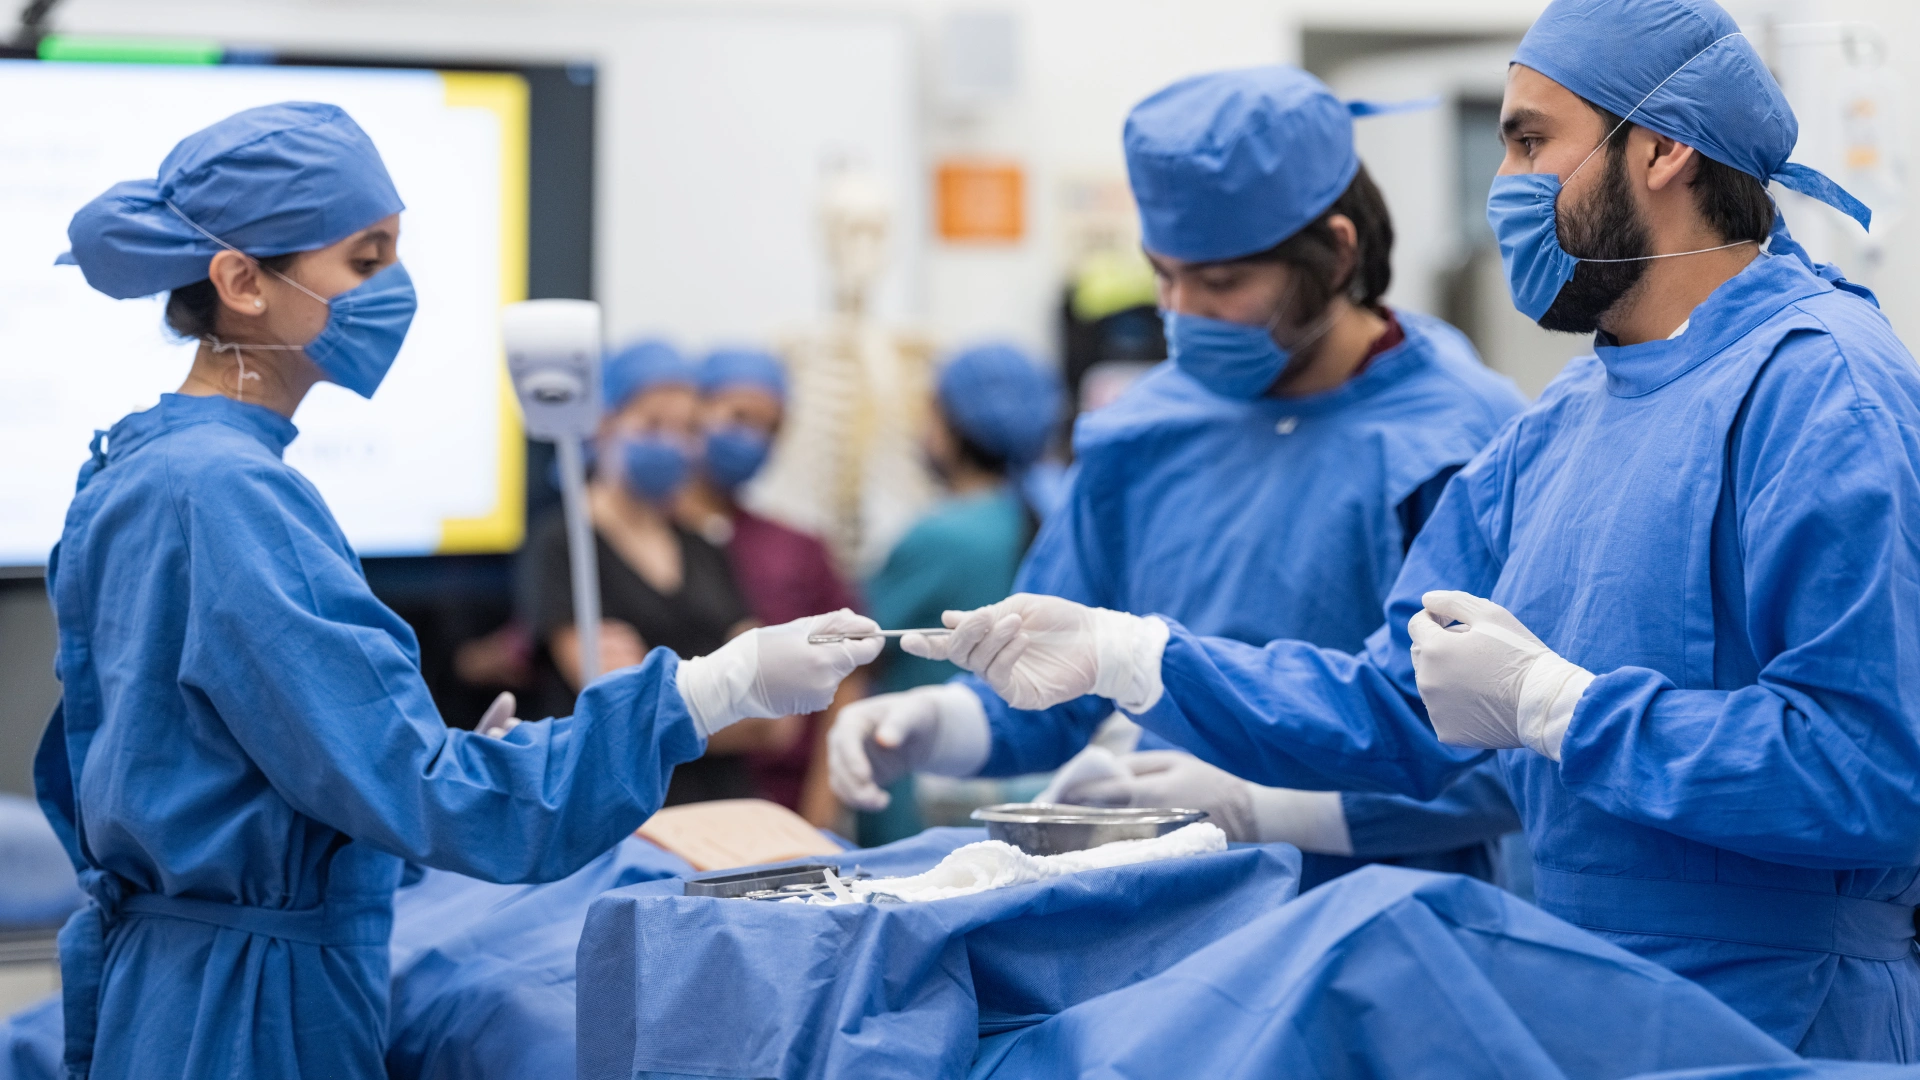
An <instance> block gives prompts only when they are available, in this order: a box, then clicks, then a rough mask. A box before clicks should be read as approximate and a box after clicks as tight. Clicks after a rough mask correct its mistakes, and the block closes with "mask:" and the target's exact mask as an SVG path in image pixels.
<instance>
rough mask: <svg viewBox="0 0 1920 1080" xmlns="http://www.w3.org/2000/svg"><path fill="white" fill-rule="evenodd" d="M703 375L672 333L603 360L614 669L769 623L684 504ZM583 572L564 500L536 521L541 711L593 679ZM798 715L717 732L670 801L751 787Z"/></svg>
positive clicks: (601, 485) (530, 558)
mask: <svg viewBox="0 0 1920 1080" xmlns="http://www.w3.org/2000/svg"><path fill="white" fill-rule="evenodd" d="M698 381H699V379H698V371H697V369H696V368H695V366H694V365H693V364H692V363H691V362H690V361H688V360H687V359H686V358H685V357H683V356H681V355H680V353H679V352H678V351H677V350H676V349H674V348H673V346H671V345H668V344H666V343H665V342H660V341H642V342H639V343H636V344H634V345H630V346H628V347H627V348H625V349H623V350H621V351H620V352H618V353H615V354H614V355H613V356H610V357H608V358H607V362H606V364H605V366H604V368H603V374H602V383H603V386H602V401H603V403H604V406H605V409H606V415H605V417H604V418H603V419H602V421H601V424H600V434H599V436H598V438H597V439H596V441H595V443H594V455H593V456H594V461H595V467H594V475H593V478H592V480H591V481H590V482H589V483H588V485H587V505H588V508H589V512H590V513H591V515H592V519H593V531H594V540H595V545H596V548H597V550H598V552H599V555H598V558H599V563H600V611H601V614H602V617H603V621H602V622H601V626H600V670H602V671H613V670H616V669H618V668H622V667H625V666H627V665H629V664H637V663H639V662H640V661H641V660H642V659H643V658H645V656H646V654H647V651H648V650H649V649H654V648H662V647H664V648H668V649H672V650H673V651H674V652H676V653H678V654H679V655H681V656H704V655H706V654H708V653H711V652H713V651H714V650H716V649H718V648H719V647H720V646H722V645H724V644H726V642H727V641H728V639H730V638H732V637H733V636H735V635H736V634H739V633H741V632H743V631H745V630H748V629H751V628H752V627H753V626H754V625H755V624H756V620H755V619H754V617H753V611H752V609H751V608H749V607H748V605H747V602H746V600H745V599H743V598H742V596H741V592H740V588H739V586H738V584H737V583H736V582H735V580H734V576H733V568H732V567H731V566H730V565H728V562H727V557H726V553H725V552H722V551H721V550H720V549H719V548H716V547H714V546H713V545H712V544H710V543H708V542H707V541H706V540H704V539H702V538H701V537H699V536H697V535H695V534H694V533H692V532H691V531H689V530H687V529H686V528H685V527H683V526H682V525H680V524H679V523H677V522H676V521H675V520H674V518H673V516H672V508H673V505H674V502H675V501H676V500H677V499H678V498H679V496H680V493H681V492H682V490H683V489H684V488H685V487H686V485H687V482H688V480H689V479H690V478H691V477H692V474H693V465H694V458H695V455H696V454H697V453H698V451H699V445H700V440H699V425H698V422H697V414H698V412H699V407H700V401H699V393H698V389H697V386H698ZM571 574H572V570H571V562H570V560H569V558H568V554H567V529H566V521H565V518H564V516H563V515H562V513H561V512H560V511H559V509H558V508H556V509H555V510H554V512H553V513H552V514H550V515H549V516H548V517H547V518H545V519H543V520H542V521H541V522H539V523H538V524H536V525H535V526H534V528H533V532H532V534H531V535H530V536H529V537H528V539H527V546H526V549H525V551H524V552H523V553H522V556H521V564H520V575H521V582H520V592H521V597H520V602H521V605H522V608H523V610H524V614H523V617H522V618H523V621H524V623H525V624H526V626H527V627H528V628H529V629H530V630H531V632H532V634H533V640H534V647H535V651H534V686H533V691H532V694H533V701H532V705H533V708H532V709H531V710H530V714H531V715H545V714H547V713H549V712H552V713H555V714H564V713H565V712H567V711H568V710H569V709H570V708H571V707H572V702H573V698H574V695H576V694H577V693H579V690H580V686H581V680H580V672H581V668H580V641H579V636H578V634H577V632H576V631H575V629H574V622H573V585H572V577H571ZM799 726H800V725H799V721H798V720H796V719H795V718H793V717H782V718H779V719H774V720H749V721H743V722H742V723H740V724H735V725H734V726H733V727H730V728H728V729H726V730H725V731H722V732H720V733H718V734H717V735H716V736H715V737H714V738H713V739H712V740H711V741H710V742H709V743H708V744H707V752H706V754H705V756H703V757H701V758H700V759H699V760H697V761H691V762H688V763H687V764H685V765H683V766H681V767H680V768H679V769H678V770H676V771H675V772H674V775H673V782H672V784H671V786H669V787H668V789H667V798H666V805H668V806H672V805H675V804H678V803H688V802H704V801H707V800H709V799H736V798H750V797H752V796H753V794H754V785H753V779H752V776H751V774H750V773H749V771H748V768H747V762H746V757H745V755H746V754H748V753H750V752H754V751H764V750H769V749H772V750H780V749H784V748H785V747H786V746H787V745H789V744H790V743H791V742H792V741H794V740H795V739H797V738H798V737H799Z"/></svg>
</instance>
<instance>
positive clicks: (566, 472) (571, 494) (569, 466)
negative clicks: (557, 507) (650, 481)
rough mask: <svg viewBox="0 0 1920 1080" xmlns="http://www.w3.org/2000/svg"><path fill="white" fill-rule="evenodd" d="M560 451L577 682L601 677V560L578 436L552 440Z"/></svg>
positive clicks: (588, 681)
mask: <svg viewBox="0 0 1920 1080" xmlns="http://www.w3.org/2000/svg"><path fill="white" fill-rule="evenodd" d="M553 445H554V449H555V450H557V451H559V454H560V500H561V503H562V504H563V505H564V506H565V508H566V515H567V565H568V567H569V568H570V569H571V570H572V571H573V626H574V633H575V635H576V636H577V637H578V638H579V639H580V685H581V686H582V687H585V686H586V684H588V683H590V682H592V681H593V680H595V679H597V678H599V677H600V565H599V564H600V560H599V559H598V558H597V555H598V551H599V549H598V547H597V546H596V545H595V543H594V538H593V521H592V520H591V518H590V516H589V515H588V513H587V470H586V465H585V464H584V463H583V462H582V461H581V454H580V440H578V439H569V438H561V439H556V440H554V444H553Z"/></svg>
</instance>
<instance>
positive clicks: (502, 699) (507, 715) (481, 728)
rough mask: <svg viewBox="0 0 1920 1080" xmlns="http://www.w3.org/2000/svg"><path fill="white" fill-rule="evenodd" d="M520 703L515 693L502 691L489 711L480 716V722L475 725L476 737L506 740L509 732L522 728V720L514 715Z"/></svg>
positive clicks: (488, 707) (489, 707)
mask: <svg viewBox="0 0 1920 1080" xmlns="http://www.w3.org/2000/svg"><path fill="white" fill-rule="evenodd" d="M519 705H520V703H519V701H518V700H517V699H515V698H514V696H513V691H511V690H502V691H500V696H499V697H497V698H494V699H493V704H491V705H489V706H487V711H486V712H483V713H481V714H480V722H479V723H477V724H475V725H473V733H474V734H475V735H485V736H486V737H487V738H489V739H504V738H506V737H507V732H509V731H512V730H513V729H514V728H517V727H519V726H520V723H521V721H520V718H519V717H517V716H515V715H513V714H514V711H515V710H516V709H518V708H519Z"/></svg>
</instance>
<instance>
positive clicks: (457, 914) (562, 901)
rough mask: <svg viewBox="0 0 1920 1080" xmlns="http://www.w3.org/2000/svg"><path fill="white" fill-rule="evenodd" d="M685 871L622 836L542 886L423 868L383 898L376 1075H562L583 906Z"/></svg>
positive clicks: (456, 1079) (474, 1079)
mask: <svg viewBox="0 0 1920 1080" xmlns="http://www.w3.org/2000/svg"><path fill="white" fill-rule="evenodd" d="M692 870H693V868H692V867H690V866H688V865H687V864H686V863H685V862H684V861H682V860H681V859H680V858H678V857H677V856H674V855H669V854H667V853H666V852H664V851H661V850H660V849H659V848H657V847H654V846H653V845H652V844H649V843H647V842H646V841H644V840H640V839H637V838H629V839H627V840H624V841H622V842H621V843H620V845H619V846H618V847H616V848H614V849H613V850H612V851H609V852H607V853H606V854H605V855H602V856H601V857H599V858H597V859H595V860H593V861H592V862H590V863H588V864H587V865H586V866H585V867H583V868H582V869H581V870H580V871H579V872H577V873H575V874H573V875H572V876H571V877H568V878H565V879H563V880H560V881H555V882H552V883H549V884H544V885H494V884H491V883H489V882H484V881H476V880H474V879H473V878H469V877H462V876H461V875H459V874H450V873H447V872H445V871H441V870H429V871H427V872H426V875H425V877H424V878H423V879H422V880H421V881H420V882H419V883H418V884H415V885H412V886H408V887H406V888H403V889H401V890H400V891H399V892H398V893H396V894H395V895H394V900H393V915H394V919H393V950H392V957H393V1002H392V1016H393V1020H392V1025H393V1026H392V1029H391V1032H390V1035H389V1041H388V1044H387V1075H388V1077H389V1078H391V1080H518V1078H520V1077H571V1076H572V1075H573V1074H574V1053H573V1023H574V1021H573V1010H574V979H573V965H574V952H575V950H576V949H577V948H578V947H579V944H580V927H581V924H582V923H584V922H585V921H586V917H587V906H588V905H589V904H591V903H592V902H593V898H594V897H596V896H598V895H600V894H601V893H603V892H606V891H607V890H608V889H618V888H623V887H625V886H628V885H634V884H637V883H639V882H643V881H653V880H657V879H660V878H668V877H678V876H680V875H683V874H688V873H691V872H692Z"/></svg>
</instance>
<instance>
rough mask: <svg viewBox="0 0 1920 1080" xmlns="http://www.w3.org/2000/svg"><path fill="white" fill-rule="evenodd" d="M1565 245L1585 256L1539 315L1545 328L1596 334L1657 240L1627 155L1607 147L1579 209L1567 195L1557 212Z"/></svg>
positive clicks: (1643, 268)
mask: <svg viewBox="0 0 1920 1080" xmlns="http://www.w3.org/2000/svg"><path fill="white" fill-rule="evenodd" d="M1555 227H1556V229H1557V231H1558V232H1559V236H1560V249H1561V250H1562V251H1565V252H1566V253H1567V254H1569V255H1572V256H1575V257H1576V258H1579V259H1581V260H1583V261H1582V262H1581V263H1580V265H1579V266H1576V267H1574V270H1573V277H1572V279H1571V280H1569V281H1568V282H1567V283H1566V284H1565V285H1563V286H1561V287H1560V295H1558V296H1556V297H1554V299H1553V306H1552V307H1550V308H1548V309H1547V313H1546V314H1545V315H1542V316H1540V326H1541V328H1542V329H1545V330H1559V331H1563V332H1565V333H1572V334H1591V333H1593V332H1594V331H1595V330H1598V329H1600V320H1601V319H1602V318H1603V317H1605V315H1606V314H1607V312H1609V311H1611V310H1613V306H1614V305H1615V304H1617V303H1619V302H1620V298H1621V297H1623V296H1625V295H1627V293H1628V292H1630V291H1632V289H1633V287H1634V286H1635V285H1638V284H1640V279H1641V278H1642V277H1643V276H1645V275H1646V272H1647V264H1646V262H1645V261H1644V260H1645V258H1646V255H1647V249H1648V248H1649V247H1650V246H1651V244H1652V240H1651V238H1650V237H1648V235H1647V226H1646V223H1645V222H1643V221H1641V220H1640V211H1639V208H1638V207H1636V206H1634V205H1633V192H1632V191H1631V190H1629V189H1628V187H1627V163H1626V155H1625V153H1623V152H1619V151H1616V150H1615V149H1614V148H1613V147H1611V146H1610V147H1608V148H1607V171H1606V173H1605V175H1603V176H1602V177H1601V178H1600V186H1599V188H1597V189H1596V190H1595V191H1594V193H1593V194H1592V196H1590V197H1589V198H1588V200H1587V205H1586V206H1584V207H1581V208H1580V209H1579V210H1578V211H1576V212H1573V213H1569V212H1567V208H1566V202H1565V200H1564V199H1563V200H1561V203H1560V208H1559V210H1558V212H1557V213H1556V215H1555ZM1587 259H1637V260H1642V261H1638V262H1586V261H1584V260H1587Z"/></svg>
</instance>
